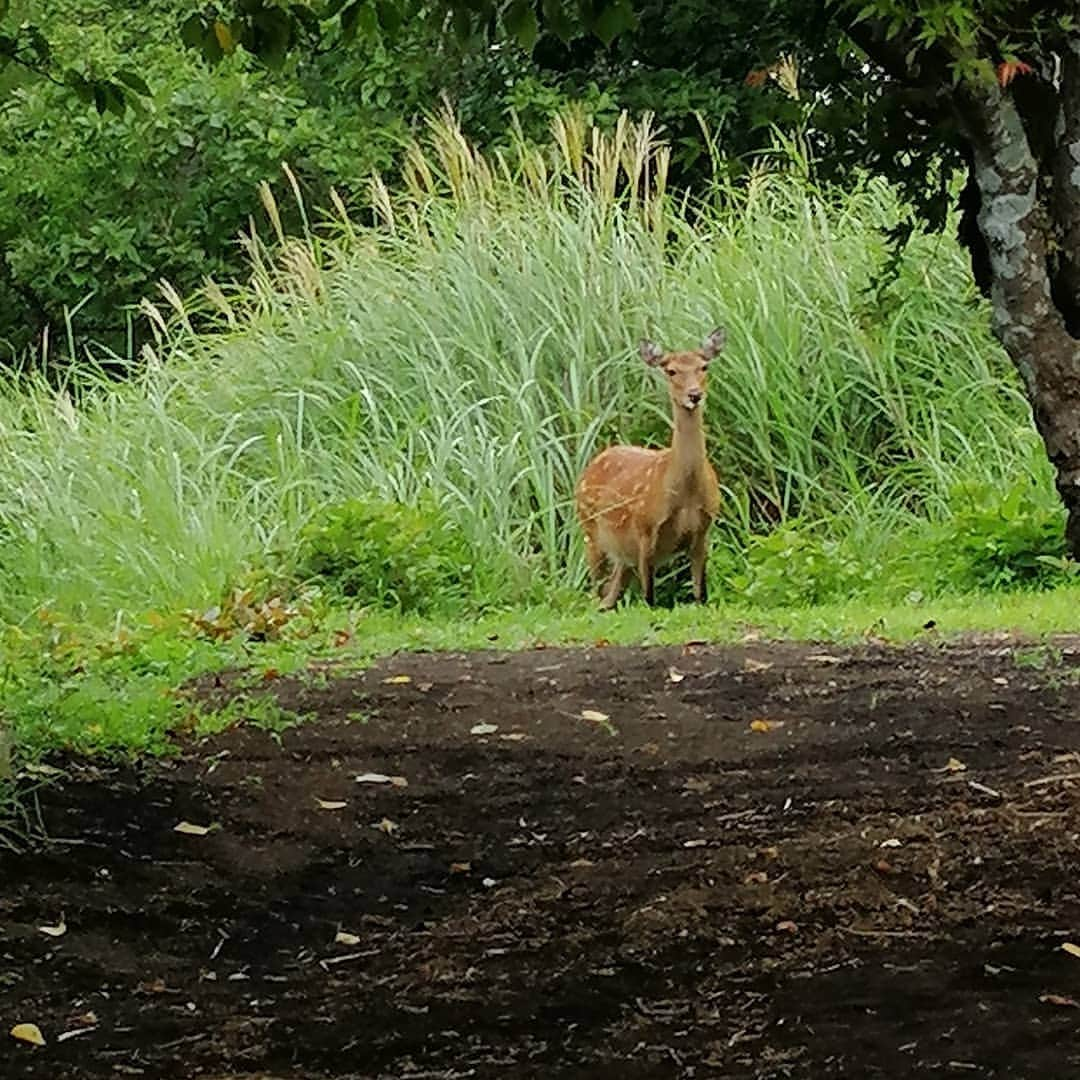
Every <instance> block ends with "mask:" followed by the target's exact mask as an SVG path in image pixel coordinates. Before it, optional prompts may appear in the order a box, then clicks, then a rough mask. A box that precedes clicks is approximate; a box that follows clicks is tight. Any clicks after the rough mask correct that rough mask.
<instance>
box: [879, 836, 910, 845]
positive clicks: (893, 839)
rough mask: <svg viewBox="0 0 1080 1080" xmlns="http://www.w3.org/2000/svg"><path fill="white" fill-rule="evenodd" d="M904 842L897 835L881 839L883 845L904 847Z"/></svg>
mask: <svg viewBox="0 0 1080 1080" xmlns="http://www.w3.org/2000/svg"><path fill="white" fill-rule="evenodd" d="M903 846H904V842H903V841H902V840H900V839H898V838H897V837H895V836H890V837H889V839H888V840H882V841H881V847H903Z"/></svg>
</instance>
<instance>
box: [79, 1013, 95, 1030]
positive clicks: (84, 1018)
mask: <svg viewBox="0 0 1080 1080" xmlns="http://www.w3.org/2000/svg"><path fill="white" fill-rule="evenodd" d="M97 1022H98V1017H97V1013H96V1012H84V1013H80V1014H79V1015H78V1016H76V1017H75V1023H77V1024H82V1026H83V1027H93V1026H94V1025H95V1024H96V1023H97Z"/></svg>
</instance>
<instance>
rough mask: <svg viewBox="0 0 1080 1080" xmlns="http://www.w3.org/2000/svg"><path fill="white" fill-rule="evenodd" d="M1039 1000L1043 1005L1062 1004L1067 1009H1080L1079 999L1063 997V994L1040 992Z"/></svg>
mask: <svg viewBox="0 0 1080 1080" xmlns="http://www.w3.org/2000/svg"><path fill="white" fill-rule="evenodd" d="M1039 1000H1040V1001H1041V1002H1043V1004H1045V1005H1063V1006H1065V1007H1066V1008H1069V1009H1080V1001H1077V1000H1076V998H1071V997H1065V996H1064V994H1040V995H1039Z"/></svg>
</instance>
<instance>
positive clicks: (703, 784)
mask: <svg viewBox="0 0 1080 1080" xmlns="http://www.w3.org/2000/svg"><path fill="white" fill-rule="evenodd" d="M683 787H684V788H685V789H686V790H687V791H693V792H694V793H695V794H697V795H704V794H705V792H707V791H710V790H712V784H711V783H710V781H708V780H699V779H698V778H697V777H696V776H690V777H687V779H686V782H685V783H684V784H683Z"/></svg>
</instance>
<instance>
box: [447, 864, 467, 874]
mask: <svg viewBox="0 0 1080 1080" xmlns="http://www.w3.org/2000/svg"><path fill="white" fill-rule="evenodd" d="M471 869H472V863H469V862H452V863H451V864H450V873H451V874H467V873H468V872H469V871H470V870H471Z"/></svg>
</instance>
